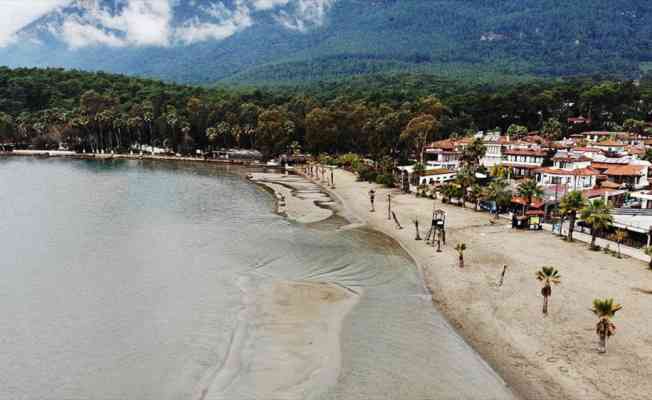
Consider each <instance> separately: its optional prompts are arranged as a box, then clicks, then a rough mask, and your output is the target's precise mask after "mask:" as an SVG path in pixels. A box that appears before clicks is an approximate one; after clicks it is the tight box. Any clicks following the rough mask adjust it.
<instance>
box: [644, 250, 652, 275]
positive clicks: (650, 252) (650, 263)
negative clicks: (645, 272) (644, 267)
mask: <svg viewBox="0 0 652 400" xmlns="http://www.w3.org/2000/svg"><path fill="white" fill-rule="evenodd" d="M643 251H644V252H645V255H647V256H649V257H650V262H649V264H648V267H649V268H650V269H652V246H646V247H645V248H644V249H643Z"/></svg>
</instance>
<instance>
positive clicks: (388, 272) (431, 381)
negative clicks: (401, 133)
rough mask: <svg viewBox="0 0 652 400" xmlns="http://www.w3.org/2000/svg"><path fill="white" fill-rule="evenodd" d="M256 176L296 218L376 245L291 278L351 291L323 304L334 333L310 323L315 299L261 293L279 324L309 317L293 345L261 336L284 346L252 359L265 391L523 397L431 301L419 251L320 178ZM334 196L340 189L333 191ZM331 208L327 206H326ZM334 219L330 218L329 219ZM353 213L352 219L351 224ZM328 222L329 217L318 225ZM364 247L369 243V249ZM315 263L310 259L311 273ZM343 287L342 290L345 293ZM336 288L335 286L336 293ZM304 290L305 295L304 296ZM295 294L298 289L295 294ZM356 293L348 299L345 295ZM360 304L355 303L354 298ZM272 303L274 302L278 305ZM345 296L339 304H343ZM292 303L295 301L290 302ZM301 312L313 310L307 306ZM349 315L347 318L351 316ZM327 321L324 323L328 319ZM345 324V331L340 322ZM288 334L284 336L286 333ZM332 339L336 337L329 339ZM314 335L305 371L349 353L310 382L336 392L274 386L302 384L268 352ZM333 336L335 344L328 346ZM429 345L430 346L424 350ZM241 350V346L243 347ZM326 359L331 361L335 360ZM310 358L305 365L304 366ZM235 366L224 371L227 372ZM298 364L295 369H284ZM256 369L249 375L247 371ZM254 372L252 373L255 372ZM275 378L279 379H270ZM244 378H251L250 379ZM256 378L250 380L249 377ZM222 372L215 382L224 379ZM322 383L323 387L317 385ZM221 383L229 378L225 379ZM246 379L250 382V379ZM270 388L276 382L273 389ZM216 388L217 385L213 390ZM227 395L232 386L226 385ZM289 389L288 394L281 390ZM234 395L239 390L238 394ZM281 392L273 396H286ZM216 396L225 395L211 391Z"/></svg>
mask: <svg viewBox="0 0 652 400" xmlns="http://www.w3.org/2000/svg"><path fill="white" fill-rule="evenodd" d="M249 178H250V179H251V180H252V181H253V182H255V183H258V184H260V185H262V186H264V187H266V188H268V189H270V190H273V191H274V192H275V197H276V199H277V203H279V204H278V206H277V211H278V213H280V214H282V215H284V216H285V217H287V218H288V219H289V220H291V221H294V222H297V223H303V224H311V225H312V226H314V227H315V228H317V229H326V230H327V231H329V232H330V233H329V234H330V235H336V236H351V235H353V236H355V237H359V239H356V240H361V241H363V242H364V243H366V244H365V247H366V246H373V250H365V251H372V252H373V255H372V254H368V255H367V256H363V255H362V253H361V254H351V253H348V252H347V253H342V252H340V251H338V250H339V249H336V248H334V249H333V251H332V259H331V260H323V261H322V262H319V263H318V264H319V265H318V266H315V267H317V268H316V270H317V271H319V272H318V273H317V274H314V273H308V274H306V277H305V278H302V280H301V281H299V282H287V283H284V284H283V285H282V286H283V287H284V289H283V291H284V293H286V294H287V295H292V293H294V292H295V290H296V285H300V286H301V287H304V288H305V291H303V292H304V293H313V295H312V296H313V297H311V298H314V296H316V295H317V296H318V295H319V293H320V290H321V289H320V288H321V287H323V285H327V287H331V288H332V289H333V290H335V289H336V288H337V287H340V288H341V289H342V290H341V291H340V293H339V294H338V296H344V297H343V301H344V303H342V304H343V305H344V304H350V305H351V306H350V307H346V306H344V307H339V306H338V307H337V310H339V311H337V310H336V309H335V308H333V306H334V305H333V304H325V303H323V304H320V305H319V309H320V310H322V311H320V313H321V315H322V318H323V317H325V316H326V315H327V312H326V310H332V311H333V312H334V314H332V315H333V316H337V317H335V318H334V319H331V318H327V320H328V319H330V320H331V321H334V322H333V323H332V324H331V323H329V324H328V325H327V326H328V329H327V330H326V331H325V332H323V333H324V334H325V333H326V332H328V333H329V334H328V335H321V336H319V335H318V336H316V335H314V334H313V333H311V332H313V330H312V329H311V328H310V326H311V324H312V322H311V321H313V318H314V313H313V312H310V311H309V310H310V309H312V308H314V307H313V306H316V304H314V303H313V305H311V303H312V302H311V301H308V300H309V299H305V300H306V301H298V302H293V303H291V304H289V305H288V304H284V305H283V306H282V307H278V304H277V305H273V302H274V301H275V296H270V295H267V294H264V293H256V294H255V296H254V298H255V299H256V302H260V303H261V306H259V307H258V308H265V309H267V310H268V311H269V314H267V313H266V314H267V316H266V317H265V318H263V319H264V320H266V321H269V324H270V325H271V326H284V325H287V321H286V320H287V316H288V315H290V316H291V315H294V314H296V313H298V312H301V313H302V315H304V314H305V318H303V317H302V319H301V320H295V321H294V322H293V323H292V330H291V332H292V334H293V335H294V340H291V341H287V342H285V341H284V340H283V337H284V335H280V336H279V335H276V334H272V333H274V332H272V331H269V332H266V333H267V334H264V333H265V332H261V333H263V335H262V336H260V338H259V340H253V341H252V343H257V342H259V343H265V342H268V341H269V340H273V341H274V342H275V343H277V342H278V343H277V344H276V345H274V346H272V347H271V348H272V349H274V350H273V353H275V354H271V355H270V354H267V352H266V351H265V350H264V349H269V348H270V347H268V346H260V347H261V349H263V350H262V351H260V352H256V353H255V354H258V353H260V354H258V356H256V359H255V360H254V361H253V362H252V364H251V365H256V369H257V370H258V369H261V373H260V374H258V376H256V381H257V382H260V384H258V385H257V386H256V387H257V388H259V389H261V390H260V391H259V392H257V393H258V394H259V395H261V396H259V397H256V398H268V397H265V396H264V394H274V395H276V396H277V397H278V398H305V399H307V398H314V399H320V400H331V399H349V400H353V399H360V400H363V399H399V398H400V399H435V398H436V399H442V400H444V399H446V400H448V399H450V400H460V399H468V400H508V399H514V398H515V396H514V394H513V392H512V390H511V389H510V388H509V387H508V385H507V384H506V383H505V382H504V380H502V379H501V378H500V377H499V376H498V375H497V374H496V373H495V371H494V370H492V369H491V368H490V367H489V366H488V365H487V364H486V363H485V361H484V360H482V359H480V357H479V356H478V354H477V353H476V352H475V351H473V350H472V349H470V348H469V346H468V344H467V343H466V342H465V341H464V339H463V338H462V337H460V336H459V335H458V334H457V333H455V332H454V330H453V328H452V327H451V325H450V324H449V323H448V322H447V321H446V319H445V318H444V317H443V316H442V315H441V313H439V312H437V310H436V309H435V308H434V307H433V305H432V300H431V296H430V294H429V291H428V288H427V285H426V283H425V281H424V280H423V276H422V274H420V273H419V272H418V271H417V267H415V264H414V263H413V262H412V261H411V260H410V256H409V255H408V254H407V253H406V252H405V251H404V250H403V249H402V248H401V247H400V246H399V245H398V244H397V243H396V241H395V240H394V239H392V238H391V237H389V236H387V235H386V234H384V233H382V232H378V231H375V230H373V229H370V228H371V226H369V227H365V226H364V225H363V224H361V223H359V222H357V221H358V220H357V219H355V218H350V216H349V215H348V213H347V212H346V211H345V210H344V209H343V208H342V204H338V203H336V202H333V201H332V200H331V196H329V195H327V194H325V193H324V192H323V190H322V189H321V188H320V186H319V185H318V184H317V183H316V182H310V181H308V180H306V179H304V178H303V177H300V176H296V175H289V176H285V175H282V174H274V173H251V174H250V175H249ZM331 195H332V196H334V195H335V194H333V193H331ZM333 210H334V211H336V212H337V214H341V215H342V216H345V217H346V218H345V219H342V220H341V221H339V220H338V219H336V220H335V221H339V222H337V223H335V225H336V226H339V228H337V227H336V228H335V229H336V230H332V229H333V222H334V220H333V219H332V218H330V215H331V214H332V213H333ZM326 211H327V212H326ZM325 218H328V221H333V222H331V223H326V224H325V225H324V223H325V222H327V221H325V220H324V219H325ZM346 219H348V221H346ZM318 221H323V222H322V223H321V224H317V225H315V224H312V223H314V222H318ZM360 250H362V249H360ZM313 268H314V267H310V266H306V270H307V272H310V270H311V269H313ZM333 285H336V286H335V287H333ZM336 292H337V291H336ZM336 292H334V293H336ZM295 294H296V293H295ZM292 296H294V295H292ZM345 299H348V300H345ZM351 301H355V303H351ZM270 302H271V303H272V304H270ZM338 303H340V302H338ZM288 306H289V307H288ZM302 309H305V310H306V311H307V312H306V313H303V312H302V311H300V310H302ZM344 317H346V318H344ZM259 319H260V318H244V320H259ZM322 323H323V322H322ZM337 327H339V328H341V331H340V330H339V328H337ZM279 338H280V339H281V340H278V339H279ZM329 338H330V339H329ZM298 342H301V343H305V342H310V343H314V344H315V345H317V344H319V345H318V346H315V347H312V348H311V352H308V353H305V354H303V355H302V359H304V361H307V360H312V361H311V363H310V365H308V364H306V365H303V364H288V367H289V366H292V365H295V366H296V365H301V368H299V369H306V368H307V369H311V368H310V367H311V365H312V364H315V366H317V365H321V368H317V369H315V371H322V372H324V371H326V370H327V369H326V367H327V365H324V364H323V363H322V360H321V359H320V358H319V357H316V356H318V355H319V354H322V355H323V356H326V355H331V356H333V355H335V354H339V353H341V356H338V357H337V358H335V359H333V358H330V360H331V361H332V362H333V363H332V364H330V365H328V368H330V371H331V375H329V377H331V378H332V377H336V378H337V381H336V382H333V381H332V380H329V379H328V378H326V377H324V378H325V379H319V380H317V381H315V380H313V381H312V382H309V381H307V382H306V383H313V385H307V386H306V387H312V388H315V387H317V388H320V389H327V392H326V393H321V391H320V390H316V391H312V392H309V391H306V392H304V393H303V397H301V396H298V397H296V393H293V394H291V393H288V392H282V391H279V390H278V388H277V389H274V385H275V384H277V383H278V382H285V384H284V385H283V386H284V387H288V386H289V387H294V385H293V384H291V383H290V382H293V378H292V377H293V376H294V375H293V374H290V375H287V376H285V375H284V376H281V375H275V374H269V373H264V372H263V371H271V370H270V369H269V368H265V367H262V368H261V367H259V366H265V365H266V363H265V362H264V360H266V359H268V358H272V359H279V357H278V354H297V353H299V354H301V353H303V352H304V350H306V348H303V347H299V348H297V347H296V346H297V343H298ZM329 343H330V344H329ZM424 349H427V351H424ZM237 353H239V352H238V351H236V354H237ZM325 359H329V358H328V357H326V358H325ZM304 364H305V363H304ZM227 370H228V369H225V368H222V369H221V372H220V373H224V372H225V371H227ZM294 370H295V368H294V367H293V368H290V369H286V371H285V372H284V373H287V372H292V371H294ZM246 375H247V374H246ZM246 375H245V376H246ZM270 378H271V379H270ZM241 379H242V378H241ZM247 379H248V378H247ZM220 381H221V379H220V378H219V376H218V379H214V380H213V382H220ZM317 382H319V384H317V385H315V384H314V383H317ZM218 386H220V385H218ZM245 386H247V385H245ZM266 386H267V387H266ZM213 392H215V391H213ZM217 392H218V393H220V394H221V395H222V396H223V395H224V394H226V393H229V392H228V391H222V390H218V391H217ZM280 393H283V396H279V394H280ZM230 394H233V393H230ZM277 397H274V398H277ZM205 398H206V399H209V398H224V397H219V396H215V397H213V396H211V395H207V396H206V397H205Z"/></svg>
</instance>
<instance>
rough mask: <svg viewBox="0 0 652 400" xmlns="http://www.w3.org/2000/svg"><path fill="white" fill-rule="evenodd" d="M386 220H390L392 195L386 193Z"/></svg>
mask: <svg viewBox="0 0 652 400" xmlns="http://www.w3.org/2000/svg"><path fill="white" fill-rule="evenodd" d="M387 219H388V220H391V219H392V194H391V193H387Z"/></svg>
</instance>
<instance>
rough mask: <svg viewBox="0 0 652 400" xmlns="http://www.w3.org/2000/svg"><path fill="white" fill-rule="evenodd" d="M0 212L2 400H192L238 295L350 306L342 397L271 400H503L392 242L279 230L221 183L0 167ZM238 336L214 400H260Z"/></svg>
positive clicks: (214, 176)
mask: <svg viewBox="0 0 652 400" xmlns="http://www.w3.org/2000/svg"><path fill="white" fill-rule="evenodd" d="M0 205H1V207H0V222H1V224H0V274H1V275H0V315H2V318H0V359H2V360H3V362H2V363H1V364H0V398H7V399H63V398H65V399H90V398H92V399H118V398H120V399H157V400H158V399H188V398H193V397H197V393H201V389H202V388H203V386H204V385H206V386H207V387H209V388H210V386H211V385H212V382H211V381H210V380H211V379H212V378H211V377H213V376H215V374H214V373H215V372H216V371H220V370H221V369H223V368H222V367H223V366H224V363H225V360H226V359H227V358H228V356H229V349H230V346H232V345H233V342H234V333H235V332H236V331H237V326H238V323H239V321H240V319H241V318H242V317H243V314H242V310H243V301H244V300H243V298H244V297H243V287H242V282H243V279H246V280H247V282H250V281H253V282H255V286H257V287H258V286H265V285H267V286H268V285H270V284H272V283H274V282H282V281H285V280H291V281H308V282H331V283H336V284H338V285H342V286H344V287H346V288H348V289H350V290H353V291H355V292H357V293H359V294H360V296H359V299H358V304H357V306H355V307H354V308H353V311H352V312H351V313H350V314H349V315H348V317H347V318H346V320H345V321H344V327H343V331H342V336H341V342H339V343H340V347H341V349H342V354H341V358H340V360H341V369H335V370H334V371H333V372H334V373H335V376H339V378H338V379H337V383H335V382H333V384H332V385H330V386H328V387H320V388H313V389H314V390H309V391H302V392H299V391H297V390H294V391H293V388H292V387H286V388H285V391H283V392H275V393H273V394H270V395H269V397H267V398H269V399H272V398H274V399H275V398H279V399H281V398H282V399H286V398H310V397H314V398H323V399H371V398H373V399H398V398H401V399H430V398H433V399H434V398H437V399H445V398H450V399H461V398H469V399H494V398H497V399H498V398H501V399H502V398H509V393H508V392H507V390H506V389H505V388H504V386H503V385H504V384H503V383H502V381H501V380H500V379H499V378H498V377H496V376H495V374H494V373H493V372H492V371H491V370H490V369H489V368H488V367H487V366H486V365H485V364H484V362H483V361H482V360H480V359H479V358H478V357H477V356H476V354H475V353H474V352H473V351H472V350H471V349H470V348H469V347H468V346H467V345H466V344H465V343H464V342H463V341H462V340H461V339H460V338H459V336H458V335H457V334H455V332H454V331H453V330H452V329H451V328H450V327H449V326H448V325H447V324H446V322H445V321H444V320H443V318H442V317H441V316H440V315H439V314H438V313H437V312H436V311H435V310H434V308H433V307H432V304H431V302H430V301H429V299H428V296H427V295H426V292H425V291H424V289H423V285H422V283H421V281H420V279H419V275H418V273H417V271H416V268H415V266H414V264H413V263H412V262H411V261H410V260H409V259H408V258H407V257H406V256H405V254H404V253H403V252H402V251H401V250H400V249H399V248H398V247H397V246H396V244H395V243H394V242H392V241H390V240H389V239H387V238H385V237H383V236H381V235H378V234H373V233H369V232H365V231H361V230H353V231H342V232H340V231H337V230H336V229H337V224H336V223H332V222H331V223H326V224H322V225H320V226H319V227H317V226H310V227H306V226H302V225H299V224H294V223H290V222H288V221H287V220H285V219H283V218H281V217H279V216H277V215H275V214H274V213H273V211H272V206H273V204H272V198H271V196H270V195H269V194H268V193H267V192H265V191H264V190H262V189H260V188H258V187H256V186H254V185H251V184H250V183H248V182H247V181H246V180H244V179H242V178H241V177H240V176H239V175H238V174H234V173H229V172H228V171H226V170H225V169H218V168H215V167H211V166H206V165H202V164H196V165H193V164H181V163H179V164H175V163H154V162H146V161H124V160H120V161H104V162H96V161H81V160H80V161H71V160H57V159H48V160H36V159H30V158H5V159H2V158H0ZM249 285H251V284H249ZM253 294H255V292H253ZM248 295H249V296H251V295H252V293H249V294H248ZM258 311H260V310H258ZM263 311H264V310H263ZM259 314H260V312H259V313H258V314H256V313H253V314H245V317H250V318H254V317H255V318H258V317H257V315H259ZM240 322H241V321H240ZM317 322H318V321H317ZM249 323H250V324H252V325H255V324H256V321H249ZM259 333H260V332H259ZM337 333H338V332H329V335H331V336H332V335H336V334H337ZM291 334H292V335H296V336H297V337H300V336H301V332H296V333H295V332H292V333H291ZM248 337H249V341H252V340H256V343H249V344H248V345H247V346H245V347H244V349H245V350H247V349H249V350H248V351H245V350H243V351H242V354H239V358H240V359H241V360H242V362H241V367H240V368H239V369H238V370H237V371H236V373H235V375H234V376H231V377H230V381H229V382H230V384H229V385H228V396H227V395H225V396H226V397H224V398H229V399H250V398H259V399H260V398H262V397H261V396H260V395H259V394H258V395H256V396H257V397H252V396H254V395H253V394H252V393H260V392H256V391H254V390H252V384H253V386H255V384H256V377H257V376H258V375H256V374H254V373H253V372H252V371H256V367H257V366H256V363H257V362H258V361H257V358H256V357H255V356H254V355H252V354H251V351H250V350H251V349H252V348H255V349H256V352H258V353H259V354H260V353H262V354H264V353H265V352H266V351H268V350H270V349H269V348H268V347H270V346H272V344H268V340H264V338H263V339H261V336H260V334H259V335H255V334H252V335H249V336H248ZM315 345H316V344H315ZM266 346H267V347H266ZM233 351H234V349H233V347H231V353H232V352H233ZM238 351H239V350H238ZM232 355H233V354H231V356H232ZM284 365H285V364H284ZM286 367H287V365H286ZM279 376H281V377H282V376H283V374H280V375H279ZM207 379H208V382H207ZM281 383H282V382H281ZM289 385H290V382H288V385H286V386H289ZM213 389H214V388H213ZM225 390H226V389H225ZM302 390H303V389H302ZM209 393H211V392H210V391H209ZM224 393H226V392H224ZM211 396H212V397H215V398H222V397H220V393H217V394H216V395H215V396H213V395H211Z"/></svg>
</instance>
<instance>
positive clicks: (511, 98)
mask: <svg viewBox="0 0 652 400" xmlns="http://www.w3.org/2000/svg"><path fill="white" fill-rule="evenodd" d="M578 115H583V116H585V117H590V118H591V121H592V122H591V125H589V126H583V127H574V126H569V125H568V124H567V119H568V117H573V116H578ZM651 116H652V80H648V79H644V80H643V81H641V82H633V81H609V80H602V79H598V78H584V79H569V80H563V81H531V82H526V83H519V84H513V85H499V86H487V85H476V86H473V85H469V84H464V83H461V82H455V81H442V80H439V79H433V78H432V77H429V76H412V75H409V76H408V75H405V76H391V77H383V76H378V77H373V78H365V80H364V81H362V82H361V81H359V80H348V81H342V82H321V83H318V84H315V85H310V86H297V87H284V88H242V87H228V88H224V87H222V88H205V87H193V86H183V85H175V84H169V83H164V82H160V81H154V80H148V79H140V78H134V77H127V76H121V75H111V74H106V73H101V72H99V73H89V72H81V71H66V70H61V69H8V68H0V142H2V143H15V144H17V145H20V146H26V147H27V146H29V147H32V148H37V149H52V148H56V147H58V146H59V144H60V143H62V144H64V145H65V146H67V147H68V148H70V149H74V150H78V151H82V150H83V151H87V152H96V151H117V152H120V151H128V150H129V149H134V146H135V147H136V148H137V147H138V146H139V145H149V146H157V147H165V148H169V149H171V150H172V151H174V152H178V153H193V152H195V150H211V149H217V148H228V147H239V148H256V149H259V150H261V151H262V152H263V153H264V154H265V155H266V156H274V155H278V154H280V153H284V152H286V151H288V148H289V147H292V148H294V149H296V148H297V146H301V147H302V148H303V149H304V151H307V152H311V153H314V154H320V153H330V154H343V153H357V154H362V155H365V156H369V157H371V158H374V159H376V160H380V159H382V157H384V156H390V157H392V158H394V159H407V158H415V159H422V157H423V148H424V146H425V145H426V144H427V143H428V142H430V141H432V140H437V139H443V138H448V137H455V136H465V135H468V134H469V133H471V132H476V131H477V130H493V129H496V128H497V129H500V130H501V131H503V132H506V131H508V132H510V134H513V135H516V136H518V135H522V134H525V133H526V132H528V131H533V130H536V131H540V132H541V134H542V135H545V136H548V137H551V138H560V137H562V136H564V135H567V134H569V133H573V132H574V131H575V130H580V129H581V130H583V129H609V130H622V129H628V130H632V131H639V132H641V133H642V132H645V131H649V126H648V125H647V123H646V121H648V120H649V119H650V117H651Z"/></svg>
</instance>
